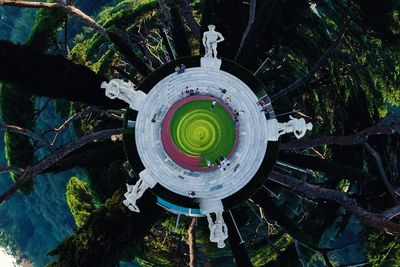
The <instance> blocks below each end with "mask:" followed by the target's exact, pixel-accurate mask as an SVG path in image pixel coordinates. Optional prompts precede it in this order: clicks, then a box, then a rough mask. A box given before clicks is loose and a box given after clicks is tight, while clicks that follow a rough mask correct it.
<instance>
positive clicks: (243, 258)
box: [223, 212, 253, 267]
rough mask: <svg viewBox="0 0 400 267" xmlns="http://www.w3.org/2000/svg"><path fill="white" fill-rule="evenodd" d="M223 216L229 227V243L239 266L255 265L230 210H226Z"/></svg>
mask: <svg viewBox="0 0 400 267" xmlns="http://www.w3.org/2000/svg"><path fill="white" fill-rule="evenodd" d="M223 216H224V221H225V223H226V226H227V227H228V236H229V244H230V247H231V250H232V254H233V257H234V258H235V261H236V264H237V266H240V267H241V266H245V267H248V266H253V265H252V264H251V261H250V258H249V255H248V253H247V251H246V247H245V245H244V243H242V242H241V239H240V236H239V233H238V231H237V230H236V227H235V223H234V220H233V218H232V216H231V215H230V214H229V212H224V213H223Z"/></svg>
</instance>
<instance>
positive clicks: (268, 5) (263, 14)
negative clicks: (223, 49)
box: [235, 0, 278, 66]
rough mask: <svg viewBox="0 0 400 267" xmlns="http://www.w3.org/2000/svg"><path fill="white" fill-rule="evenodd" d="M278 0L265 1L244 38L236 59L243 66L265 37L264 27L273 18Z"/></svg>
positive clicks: (251, 57)
mask: <svg viewBox="0 0 400 267" xmlns="http://www.w3.org/2000/svg"><path fill="white" fill-rule="evenodd" d="M277 2H278V1H277V0H267V1H265V2H264V4H263V5H262V7H261V8H260V10H259V11H258V12H257V14H256V17H255V19H254V23H253V25H252V27H251V28H250V30H249V32H248V34H247V36H246V38H245V39H244V40H243V45H241V48H240V49H239V50H238V52H237V54H236V56H235V61H237V62H238V63H239V64H242V65H243V66H248V64H249V62H251V61H252V60H253V58H254V55H255V53H256V49H255V46H256V45H257V44H258V43H259V42H260V39H261V38H263V37H264V36H263V33H264V29H265V28H266V27H267V25H268V23H269V22H270V20H271V18H272V14H273V11H274V9H275V6H276V3H277Z"/></svg>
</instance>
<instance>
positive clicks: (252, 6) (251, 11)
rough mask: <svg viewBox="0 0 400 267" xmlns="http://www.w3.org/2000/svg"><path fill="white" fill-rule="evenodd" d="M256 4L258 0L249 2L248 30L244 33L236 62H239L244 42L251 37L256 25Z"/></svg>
mask: <svg viewBox="0 0 400 267" xmlns="http://www.w3.org/2000/svg"><path fill="white" fill-rule="evenodd" d="M256 3H257V0H250V2H249V20H248V21H247V26H246V29H245V31H244V33H243V36H242V40H241V41H240V46H239V49H238V53H237V54H236V56H235V61H236V60H237V57H238V55H239V51H241V50H242V47H243V44H244V40H246V38H247V36H248V35H249V32H250V29H251V27H252V26H253V24H254V18H255V16H256Z"/></svg>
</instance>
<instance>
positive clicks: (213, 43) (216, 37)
mask: <svg viewBox="0 0 400 267" xmlns="http://www.w3.org/2000/svg"><path fill="white" fill-rule="evenodd" d="M224 40H225V38H224V37H223V36H222V34H221V33H219V32H217V31H215V26H214V25H208V31H206V32H204V33H203V40H202V41H203V45H204V48H205V50H206V53H205V55H204V56H205V57H213V58H217V44H218V43H220V42H222V41H224Z"/></svg>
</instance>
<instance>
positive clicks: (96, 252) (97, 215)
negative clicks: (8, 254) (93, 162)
mask: <svg viewBox="0 0 400 267" xmlns="http://www.w3.org/2000/svg"><path fill="white" fill-rule="evenodd" d="M123 199H124V197H123V191H122V190H119V191H117V192H115V194H114V195H113V196H112V197H111V198H110V199H108V200H107V201H106V202H105V204H104V206H103V207H100V208H98V209H97V210H95V211H93V212H92V213H91V215H90V217H89V218H88V220H87V223H86V224H84V225H83V226H82V227H81V228H80V229H79V230H78V231H77V232H75V233H74V234H73V235H71V236H70V237H69V238H67V239H65V240H64V241H63V242H62V243H61V244H59V245H58V246H57V248H55V249H54V250H52V251H50V252H49V255H51V256H57V259H56V261H55V262H54V263H52V264H53V266H76V267H85V266H98V267H103V266H104V267H109V266H116V265H118V263H119V260H120V259H123V260H132V259H133V258H134V257H135V256H140V255H141V252H142V249H141V245H140V244H141V243H142V240H143V238H144V236H146V235H147V234H148V232H149V230H150V228H151V226H152V225H153V224H154V222H155V221H156V220H158V218H159V215H160V210H159V208H158V207H157V205H156V204H155V203H156V199H155V198H154V197H153V196H152V195H151V194H145V195H143V197H142V198H141V199H140V200H139V202H138V204H139V206H140V211H141V212H140V213H133V212H131V211H130V210H129V209H127V208H126V207H125V206H124V205H123V204H122V200H123Z"/></svg>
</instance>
